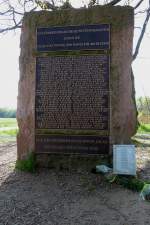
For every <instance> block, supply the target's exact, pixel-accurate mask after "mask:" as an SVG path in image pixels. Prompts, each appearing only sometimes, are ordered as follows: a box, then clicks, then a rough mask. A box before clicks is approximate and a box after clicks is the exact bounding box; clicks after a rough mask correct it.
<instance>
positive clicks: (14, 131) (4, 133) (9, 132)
mask: <svg viewBox="0 0 150 225" xmlns="http://www.w3.org/2000/svg"><path fill="white" fill-rule="evenodd" d="M17 132H18V129H11V130H0V136H11V137H16V135H17Z"/></svg>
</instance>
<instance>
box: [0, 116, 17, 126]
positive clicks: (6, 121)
mask: <svg viewBox="0 0 150 225" xmlns="http://www.w3.org/2000/svg"><path fill="white" fill-rule="evenodd" d="M1 127H17V120H16V118H0V128H1Z"/></svg>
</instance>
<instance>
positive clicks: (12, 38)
mask: <svg viewBox="0 0 150 225" xmlns="http://www.w3.org/2000/svg"><path fill="white" fill-rule="evenodd" d="M74 6H78V0H76V1H74ZM138 20H139V21H140V22H141V18H140V17H139V18H138ZM139 21H138V22H137V24H138V23H139ZM137 31H138V30H137V29H136V30H135V38H134V43H135V42H136V40H137V38H136V37H137ZM19 43H20V32H19V31H17V32H16V33H15V32H8V33H7V34H4V35H0V108H2V107H8V108H16V106H17V94H18V81H19V54H20V48H19ZM149 49H150V23H149V24H148V29H147V30H146V35H145V36H144V39H143V42H142V45H141V48H140V53H139V55H138V57H137V59H136V60H135V62H134V63H133V65H132V66H133V71H134V77H135V89H136V97H139V96H150V50H149Z"/></svg>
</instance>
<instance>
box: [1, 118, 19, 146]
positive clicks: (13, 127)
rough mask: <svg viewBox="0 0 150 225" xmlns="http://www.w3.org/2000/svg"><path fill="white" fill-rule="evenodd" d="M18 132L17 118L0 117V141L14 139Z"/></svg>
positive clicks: (4, 141)
mask: <svg viewBox="0 0 150 225" xmlns="http://www.w3.org/2000/svg"><path fill="white" fill-rule="evenodd" d="M17 132H18V128H17V120H16V118H0V143H6V142H10V141H14V140H15V138H16V135H17Z"/></svg>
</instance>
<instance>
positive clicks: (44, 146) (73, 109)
mask: <svg viewBox="0 0 150 225" xmlns="http://www.w3.org/2000/svg"><path fill="white" fill-rule="evenodd" d="M108 15H109V17H108ZM129 34H130V35H129ZM132 39H133V9H132V8H131V7H101V6H97V7H93V8H92V9H69V10H59V11H56V12H46V11H41V12H31V13H27V14H26V15H25V17H24V19H23V28H22V34H21V55H20V81H19V95H18V109H17V120H18V125H19V134H18V138H17V144H18V159H24V158H26V157H27V155H28V154H29V152H31V151H32V152H34V153H35V154H36V156H37V160H38V161H40V160H41V159H42V158H43V159H44V160H45V159H46V160H47V158H51V159H52V158H53V157H54V156H55V155H57V156H58V155H59V156H61V157H62V156H63V155H64V154H67V155H68V156H66V157H68V158H69V157H70V156H71V157H75V155H79V156H83V155H84V156H88V157H90V158H92V156H94V155H96V156H97V157H100V156H101V155H107V156H108V155H109V154H110V153H111V149H112V145H113V144H128V143H130V138H131V136H132V135H134V133H135V132H136V123H137V122H136V106H135V99H134V84H133V79H132V76H131V62H132Z"/></svg>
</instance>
